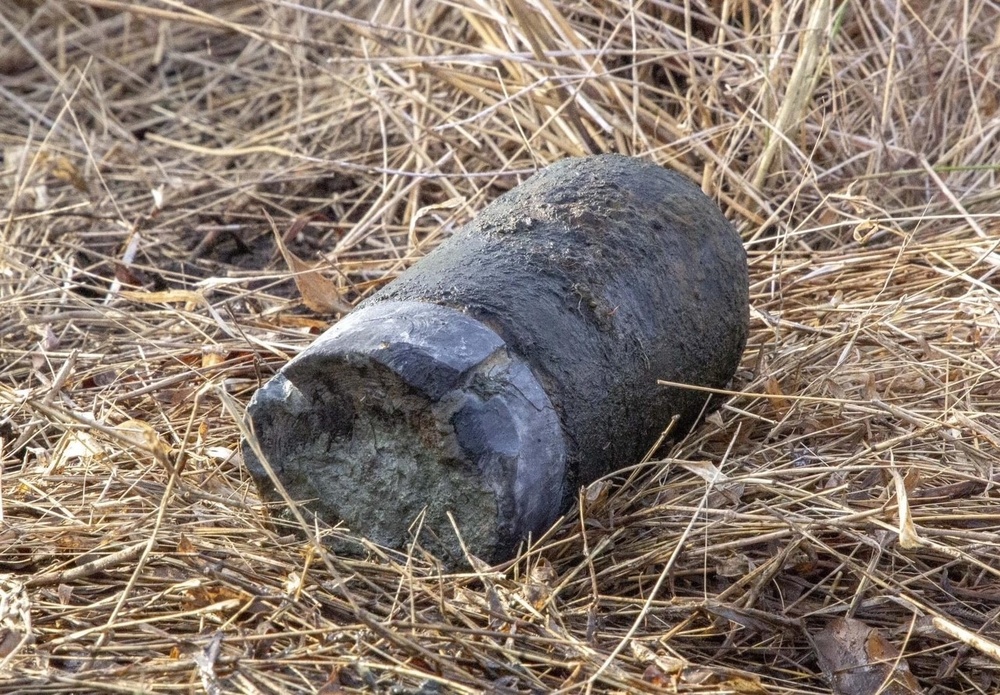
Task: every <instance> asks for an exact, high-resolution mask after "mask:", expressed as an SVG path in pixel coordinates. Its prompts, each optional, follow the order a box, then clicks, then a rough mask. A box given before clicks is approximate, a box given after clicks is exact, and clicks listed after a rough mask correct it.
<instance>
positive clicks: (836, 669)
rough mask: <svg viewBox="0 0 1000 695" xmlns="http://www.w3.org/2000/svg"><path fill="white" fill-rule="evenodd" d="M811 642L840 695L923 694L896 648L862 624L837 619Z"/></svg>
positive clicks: (821, 665)
mask: <svg viewBox="0 0 1000 695" xmlns="http://www.w3.org/2000/svg"><path fill="white" fill-rule="evenodd" d="M812 641H813V647H814V648H815V650H816V658H817V660H818V661H819V665H820V667H821V668H822V669H823V672H824V673H825V674H826V677H827V678H828V679H829V680H830V685H831V686H832V687H833V691H834V692H835V693H837V695H876V694H878V695H912V694H913V693H921V692H923V691H922V690H921V689H920V684H919V683H918V682H917V679H916V677H915V676H914V675H913V674H912V673H911V672H910V667H909V664H907V663H906V660H905V659H903V658H902V656H901V655H900V652H899V650H898V649H896V647H895V645H893V644H892V643H891V642H889V640H887V639H886V638H885V637H884V636H883V635H882V633H881V632H879V631H878V630H876V629H875V628H872V627H869V626H868V625H866V624H865V623H863V622H861V621H860V620H854V619H853V618H837V619H836V620H834V621H833V622H831V623H830V624H829V625H828V626H827V627H826V628H825V629H824V630H822V631H821V632H819V633H817V634H816V635H814V636H813V638H812Z"/></svg>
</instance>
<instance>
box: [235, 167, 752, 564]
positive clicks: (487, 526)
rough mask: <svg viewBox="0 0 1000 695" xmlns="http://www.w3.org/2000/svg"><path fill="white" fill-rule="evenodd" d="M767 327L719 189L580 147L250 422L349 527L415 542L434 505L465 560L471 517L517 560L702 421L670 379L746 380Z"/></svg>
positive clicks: (350, 326) (375, 307)
mask: <svg viewBox="0 0 1000 695" xmlns="http://www.w3.org/2000/svg"><path fill="white" fill-rule="evenodd" d="M421 306H425V307H434V309H429V310H427V311H423V310H421V309H420V307H421ZM439 311H444V312H446V314H440V315H439V313H438V312H439ZM408 312H415V313H413V317H418V316H423V315H424V314H426V315H427V316H433V317H434V318H432V319H428V320H427V321H423V322H421V321H416V320H415V318H414V320H409V319H406V318H405V316H406V315H407V313H408ZM422 312H423V313H422ZM428 312H429V313H428ZM447 312H450V313H447ZM383 315H392V316H394V317H395V318H394V319H393V321H395V323H394V324H393V323H392V322H389V323H386V321H384V320H383V319H384V316H383ZM366 316H369V318H367V319H366V318H365V317H366ZM380 317H381V318H380ZM442 322H443V323H442ZM747 323H748V277H747V265H746V255H745V252H744V250H743V247H742V244H741V242H740V239H739V237H738V235H737V234H736V232H735V230H734V229H733V228H732V226H731V225H730V224H729V223H728V222H727V221H726V219H725V217H724V216H723V215H722V213H721V212H720V211H719V209H718V207H717V206H716V205H715V204H714V203H713V202H712V201H711V200H709V199H708V198H706V197H705V196H704V195H703V194H702V192H701V191H700V190H699V189H698V187H697V186H695V185H694V184H693V183H692V182H690V181H689V180H687V179H686V178H685V177H683V176H681V175H679V174H677V173H675V172H671V171H668V170H666V169H663V168H662V167H659V166H657V165H654V164H651V163H648V162H644V161H642V160H638V159H633V158H629V157H623V156H619V155H604V156H599V157H587V158H578V159H567V160H563V161H561V162H558V163H557V164H554V165H552V166H550V167H548V168H547V169H544V170H542V171H540V172H538V173H537V174H536V175H534V176H533V177H532V178H531V179H529V180H528V181H527V182H525V183H524V184H522V185H521V186H518V187H517V188H515V189H513V190H511V191H510V192H508V193H506V194H504V195H503V196H501V197H500V198H498V199H497V200H496V201H494V202H493V203H492V204H491V205H489V206H488V207H487V208H486V209H485V210H483V212H482V213H481V214H480V215H479V216H478V217H477V218H476V219H475V220H474V221H473V222H471V223H470V224H468V225H466V226H465V227H463V228H462V229H461V230H459V231H458V232H456V233H455V235H454V236H453V237H451V238H450V239H448V240H447V241H446V242H444V243H443V244H441V246H439V247H438V248H437V249H436V250H435V251H434V252H432V253H431V254H429V255H428V256H427V257H426V258H424V259H423V260H421V261H420V262H419V263H418V264H417V265H415V266H414V267H413V268H411V269H410V270H409V271H407V272H406V273H404V274H403V275H402V276H400V277H399V278H397V279H396V280H395V281H393V282H392V283H390V284H389V285H388V286H386V287H385V288H384V289H383V290H381V291H380V292H378V293H377V294H375V295H374V296H372V297H371V298H370V299H368V300H367V301H365V302H363V303H362V304H361V305H359V306H358V307H357V308H356V309H355V311H354V312H353V313H352V314H351V315H350V316H349V317H347V318H346V319H344V320H343V321H341V323H340V324H338V325H337V326H335V327H334V328H333V329H331V331H329V332H328V333H327V334H324V336H322V337H321V338H320V339H319V340H318V341H317V342H316V344H314V345H313V346H311V347H310V348H309V349H307V350H306V351H304V352H303V353H302V354H300V355H299V356H298V357H297V358H296V359H295V360H293V361H292V362H290V363H289V365H287V366H286V368H285V369H283V370H282V373H281V374H280V375H279V376H278V377H276V378H275V380H274V381H272V382H271V383H270V384H268V385H267V386H266V387H265V388H264V389H262V390H261V391H260V392H259V393H258V395H257V396H255V398H254V402H253V403H252V404H251V407H250V411H249V412H250V418H251V421H252V423H253V424H254V426H255V428H256V432H257V434H258V437H259V439H260V442H261V444H262V447H263V449H264V451H265V453H266V455H267V457H268V460H269V461H270V462H271V463H272V465H273V466H274V468H275V470H276V471H277V472H278V474H279V477H281V478H282V481H283V483H284V484H285V486H286V487H287V488H288V489H289V491H290V492H292V493H293V496H296V497H297V498H299V499H311V500H313V502H311V503H310V504H311V506H312V508H313V509H315V510H317V511H318V512H320V513H321V515H323V516H325V517H326V518H328V519H329V520H330V521H337V520H339V519H343V520H345V521H346V522H347V525H348V526H350V527H351V528H352V529H353V530H355V531H357V532H360V533H362V534H365V535H368V536H369V537H371V538H372V539H373V540H376V541H377V542H381V543H384V544H386V545H389V546H391V547H396V548H405V547H406V544H407V543H408V542H409V539H410V530H409V529H410V523H411V522H412V521H413V519H414V518H415V517H416V516H418V515H419V514H420V513H421V512H424V516H423V524H424V529H425V531H426V535H425V536H422V539H425V538H426V539H428V543H429V545H430V547H431V548H432V549H434V550H436V551H440V552H442V553H443V554H445V555H451V556H457V555H458V553H459V550H458V546H457V539H456V538H455V537H454V534H453V533H452V531H451V528H450V521H448V519H447V513H448V512H451V513H452V514H453V516H454V517H455V519H456V521H457V522H458V525H459V527H460V529H461V532H462V534H463V539H464V540H465V541H466V544H467V546H468V547H469V549H470V550H471V551H472V552H474V553H475V554H477V555H479V556H480V557H483V558H484V559H489V560H501V559H504V558H506V557H509V555H510V554H511V553H512V552H513V551H514V549H515V548H516V545H517V542H518V541H519V540H521V539H522V538H523V537H524V536H525V535H527V534H528V533H529V532H530V533H534V534H535V535H537V534H538V533H541V532H542V531H543V530H544V529H545V527H546V526H547V525H548V524H550V523H551V522H552V521H553V520H554V519H555V518H556V516H557V515H558V513H559V512H560V511H562V510H564V509H565V508H566V507H567V506H568V504H569V503H570V502H571V501H572V499H573V498H574V496H575V493H576V489H577V487H578V485H580V484H584V483H587V482H590V481H592V480H594V479H596V478H598V477H600V476H602V475H604V474H606V473H608V472H610V471H613V470H615V469H617V468H620V467H623V466H627V465H630V464H633V463H635V462H636V461H637V460H639V459H640V458H641V456H642V455H643V454H644V453H645V452H646V451H647V450H648V448H649V447H650V446H651V445H652V444H653V443H654V442H655V441H656V439H657V437H658V436H659V434H660V432H661V431H662V430H663V428H664V427H665V426H666V425H667V423H669V422H670V420H671V418H673V417H674V416H678V417H679V420H680V422H679V425H680V426H679V427H678V429H677V431H678V432H680V431H683V430H684V429H685V428H686V427H689V426H690V425H692V424H693V423H694V422H695V421H696V420H697V418H698V416H699V414H700V413H701V412H702V411H703V409H704V406H705V395H704V394H703V393H699V392H696V391H691V390H685V389H674V388H666V387H662V386H658V385H657V379H663V380H668V381H674V382H682V383H689V384H697V385H703V386H713V387H722V386H725V385H726V383H727V382H728V381H729V380H730V379H731V378H732V375H733V373H734V372H735V370H736V367H737V365H738V363H739V360H740V356H741V354H742V351H743V348H744V346H745V343H746V337H747ZM427 326H431V328H427ZM442 326H450V328H445V327H442ZM477 326H478V328H477ZM390 334H391V335H390ZM473 335H475V336H479V338H467V337H465V336H473ZM427 336H431V337H429V338H428V337H427ZM463 340H464V341H465V342H463ZM366 341H367V342H366ZM372 341H376V342H375V343H373V342H372ZM383 344H385V345H387V346H391V349H390V348H385V347H383V348H379V346H381V345H383ZM432 345H433V347H431V346H432ZM449 346H450V347H449ZM380 349H381V352H380ZM306 440H310V441H311V442H312V443H309V444H303V441H306ZM248 451H249V448H248V447H244V455H245V456H246V457H247V463H248V466H249V468H250V470H251V472H252V473H253V474H254V476H255V478H256V479H257V481H258V484H259V486H260V487H261V490H262V492H263V493H264V495H265V497H266V498H268V499H273V498H274V495H273V489H271V488H270V483H269V482H268V480H267V477H266V474H264V473H263V469H262V468H261V466H260V465H259V462H257V461H256V460H255V458H254V457H253V455H252V452H251V453H250V455H249V456H247V452H248Z"/></svg>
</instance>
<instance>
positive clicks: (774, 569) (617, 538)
mask: <svg viewBox="0 0 1000 695" xmlns="http://www.w3.org/2000/svg"><path fill="white" fill-rule="evenodd" d="M189 4H190V5H191V7H195V6H196V7H201V8H210V9H206V11H202V10H199V9H191V7H188V6H186V5H184V4H182V3H181V2H179V1H178V0H160V1H159V2H150V3H143V4H142V5H141V6H135V7H127V6H126V3H121V2H116V1H115V0H76V1H75V2H58V1H56V0H19V1H17V2H6V3H4V4H3V6H2V8H0V22H2V26H0V36H2V40H0V147H2V152H3V171H2V174H0V176H2V179H0V181H2V183H0V193H2V195H0V225H2V237H0V244H2V246H0V254H2V255H0V404H2V405H0V409H2V413H3V415H2V417H0V420H2V422H0V456H2V463H3V480H2V490H0V502H2V507H0V514H2V520H0V571H2V574H0V662H2V663H0V674H3V675H2V676H0V688H2V689H3V690H4V691H14V690H21V691H28V690H30V691H33V692H60V693H71V692H72V693H78V692H85V691H122V692H167V691H198V690H201V689H204V690H205V691H207V692H222V691H226V692H230V691H232V692H236V691H239V692H244V691H245V692H299V691H310V690H315V689H317V688H320V687H322V688H324V692H326V693H335V692H348V691H350V692H353V691H355V690H357V691H373V690H374V691H380V692H393V693H404V692H412V693H434V692H479V691H483V690H491V691H498V692H499V691H510V692H548V691H554V690H563V691H565V692H576V691H584V690H593V691H595V692H605V691H614V690H621V691H627V692H641V691H655V690H657V689H658V688H667V689H668V690H670V689H673V691H677V692H682V693H709V692H711V693H722V692H737V691H738V692H744V693H745V692H769V693H808V692H816V693H822V692H828V691H829V686H828V685H827V684H826V682H825V681H824V680H823V677H822V675H821V673H820V669H819V667H818V665H817V661H816V657H815V653H814V649H813V646H812V644H811V643H810V639H809V635H810V634H813V633H814V632H815V631H816V630H817V629H819V628H820V627H822V626H824V625H825V624H827V623H828V622H829V621H830V620H831V619H832V618H834V617H839V616H853V617H855V618H858V619H860V620H863V621H865V622H867V623H868V624H870V625H872V626H874V627H878V628H880V629H881V631H882V633H883V634H884V635H885V636H886V637H888V639H889V640H890V641H891V642H893V643H894V644H895V645H896V646H898V647H899V648H900V649H901V650H902V652H903V656H904V657H905V659H906V660H907V661H908V662H909V664H910V667H911V669H912V670H913V672H914V673H915V674H916V676H917V677H918V679H919V681H920V682H921V684H922V687H923V688H925V691H926V692H928V693H940V694H944V693H987V692H996V689H997V688H998V687H1000V686H998V683H1000V672H998V671H1000V658H998V651H997V650H998V646H997V645H998V644H1000V625H998V609H997V606H998V605H1000V589H998V587H1000V581H998V578H1000V536H998V535H997V531H998V529H1000V491H998V488H997V483H998V482H1000V469H998V467H997V465H996V462H997V460H998V458H997V455H996V452H997V449H998V447H1000V417H998V415H997V414H996V413H995V412H994V411H996V410H997V409H998V407H1000V378H998V376H997V360H998V351H997V345H1000V343H998V341H997V339H998V332H1000V320H998V319H1000V315H998V312H997V308H996V300H997V296H998V291H997V287H998V280H997V278H996V277H995V275H996V273H997V270H998V268H1000V253H998V252H997V246H998V244H1000V213H998V212H997V211H998V209H1000V207H998V203H997V200H998V197H1000V194H998V192H997V191H998V190H1000V188H998V181H997V179H998V171H997V169H998V165H997V164H996V163H997V162H998V161H1000V156H998V151H997V150H998V147H1000V137H998V132H997V131H998V130H1000V110H998V107H1000V102H998V97H997V95H998V94H1000V84H998V74H997V64H998V60H1000V38H998V36H997V35H995V34H994V32H995V29H996V27H997V26H998V23H1000V9H998V7H997V6H996V4H995V3H992V2H987V1H985V0H981V1H980V0H966V2H943V3H930V2H925V1H924V0H910V1H909V2H907V1H906V0H904V1H903V2H882V1H878V0H876V1H875V2H862V1H861V0H848V1H847V2H844V3H841V2H838V3H833V2H830V0H788V1H786V2H778V3H769V2H762V1H761V0H722V1H721V2H720V1H718V0H711V1H709V0H701V1H698V2H680V0H663V1H656V2H653V1H651V0H647V1H646V2H636V3H626V2H607V1H603V0H588V1H587V2H582V1H581V2H576V1H574V2H561V1H557V0H532V1H531V2H529V1H528V0H454V1H452V2H438V1H436V0H427V1H426V2H405V3H392V2H387V3H376V2H370V1H367V0H355V1H352V2H346V3H326V4H323V3H320V2H318V1H313V0H310V1H309V2H307V3H303V4H297V3H295V2H284V1H280V0H257V1H256V2H243V1H239V2H237V1H232V2H223V1H217V2H212V3H189ZM320 6H322V8H320ZM807 28H808V29H807ZM593 151H622V152H628V153H634V154H639V155H643V156H647V157H650V158H652V159H655V160H657V161H659V162H662V163H664V164H667V165H669V166H672V167H675V168H677V169H679V170H681V171H683V172H684V173H686V174H688V175H690V176H691V177H693V178H694V179H695V180H697V181H699V182H700V183H701V185H702V186H703V188H704V189H705V190H706V191H707V192H708V193H709V194H710V195H712V196H713V197H715V198H716V199H717V200H718V201H719V202H720V205H721V206H722V207H723V209H724V210H725V211H726V213H727V215H728V216H729V217H730V218H731V219H732V220H733V221H734V222H735V223H736V224H737V225H738V227H739V228H740V230H741V233H742V234H743V237H744V239H745V241H746V245H747V249H748V252H749V254H750V259H751V281H752V288H751V290H752V336H751V342H750V346H749V347H748V349H747V352H746V358H745V361H744V368H743V370H742V371H741V372H740V374H739V375H738V378H737V381H736V383H735V384H734V390H735V391H737V392H739V393H736V394H734V395H732V396H731V397H730V398H729V399H728V400H727V401H726V404H725V406H724V407H723V408H722V410H721V411H720V412H719V413H718V414H717V415H714V416H712V417H711V418H710V419H709V421H708V422H706V423H705V424H704V425H703V426H702V427H700V428H699V429H698V430H697V431H696V432H695V433H693V434H692V435H691V436H690V437H688V438H687V439H686V440H685V441H683V442H679V443H677V444H676V445H674V446H673V447H672V448H669V449H664V450H661V451H660V452H659V453H658V454H657V456H656V457H655V458H654V459H653V460H651V461H648V462H646V463H644V464H642V465H639V466H636V467H635V468H634V469H631V470H628V471H624V472H622V473H620V474H619V475H617V476H615V477H613V478H611V479H610V480H609V481H601V482H598V483H596V484H594V485H593V486H591V487H590V488H589V489H588V490H586V491H585V492H584V493H582V496H581V499H582V504H581V505H580V506H579V507H578V508H574V510H573V511H572V512H571V513H570V514H569V515H568V516H567V517H566V518H565V520H564V521H563V522H562V523H561V524H559V525H558V526H557V527H556V528H555V529H554V530H553V532H552V533H551V534H550V535H549V537H547V538H545V539H542V540H541V541H540V542H539V543H538V544H537V545H536V547H535V548H533V549H532V550H531V552H529V553H527V554H525V555H523V556H522V557H520V558H518V559H517V561H516V562H514V563H511V564H510V565H509V566H503V567H498V568H489V569H479V570H477V571H470V572H469V573H467V574H443V573H442V570H441V569H440V568H439V567H438V565H437V564H436V562H435V561H434V558H431V557H428V556H426V554H424V553H422V552H421V551H420V549H419V548H415V549H414V552H413V553H412V556H411V557H409V558H399V557H397V556H391V555H388V554H386V553H384V552H382V551H380V550H379V549H378V548H371V553H370V556H369V557H367V558H365V559H363V560H362V559H349V558H340V557H333V556H331V555H330V554H329V553H327V552H325V551H324V550H323V548H322V546H319V547H317V546H314V545H311V544H309V543H306V542H303V541H302V540H301V537H300V536H296V535H295V534H293V533H291V530H283V529H274V528H272V527H271V526H269V523H268V519H267V515H266V512H265V510H263V509H261V507H260V504H259V502H258V499H257V497H256V493H255V492H254V490H253V489H252V486H251V485H249V482H248V479H247V476H246V475H245V474H244V472H243V471H242V470H241V468H240V466H239V465H238V462H237V461H236V460H235V457H234V455H233V453H232V452H233V450H234V448H235V447H236V444H237V441H238V437H239V435H238V430H237V425H236V419H235V418H234V417H233V415H232V413H230V412H229V411H227V410H226V409H225V407H224V406H225V404H226V403H235V404H245V403H246V402H247V400H248V399H249V397H250V395H251V393H252V392H253V390H254V389H255V388H256V387H257V386H258V384H259V383H261V380H263V379H266V378H267V377H268V376H269V375H270V374H271V373H272V372H273V370H275V369H276V368H277V367H279V366H280V365H281V364H282V363H283V362H284V361H285V360H286V359H287V358H288V356H289V355H291V354H294V353H295V352H296V351H297V350H299V349H301V348H302V347H303V346H304V345H306V344H308V342H309V341H310V339H311V337H312V336H313V335H315V333H316V332H317V331H318V330H320V329H321V328H322V327H323V326H325V325H327V324H328V322H329V321H331V320H333V319H334V318H335V317H333V316H317V315H315V314H314V313H312V312H310V311H308V310H306V309H304V308H303V307H302V306H301V302H299V301H298V298H297V295H296V293H295V292H294V289H293V285H292V283H291V281H290V280H289V274H288V271H287V269H286V266H285V265H284V262H283V261H281V260H280V257H279V256H278V255H277V254H276V252H275V251H274V247H273V244H272V237H271V236H270V234H271V232H270V228H269V226H268V223H267V220H266V218H265V215H264V211H266V212H267V213H268V214H270V215H271V216H272V217H273V218H274V219H275V220H276V221H277V223H278V226H279V228H282V229H290V230H291V232H292V233H290V234H289V244H290V246H291V247H292V248H293V249H294V250H295V252H296V253H298V254H299V255H300V256H302V257H305V258H312V259H318V258H322V259H324V260H325V262H326V263H327V264H328V267H329V269H330V273H329V277H331V278H334V279H335V280H336V282H337V283H338V286H339V287H340V288H341V290H342V294H343V298H344V299H345V300H346V301H349V302H352V303H354V302H356V301H357V300H358V299H359V298H361V297H363V296H365V295H366V294H368V293H370V292H372V291H373V290H374V289H376V288H378V287H379V286H381V285H382V284H384V283H385V282H387V281H388V280H389V279H391V278H392V277H393V276H394V275H395V274H397V273H398V272H399V271H400V270H401V269H402V268H405V267H406V266H408V265H409V264H411V263H412V262H413V261H414V260H416V259H417V258H419V257H420V256H422V255H423V254H425V253H426V252H427V251H428V250H429V249H430V248H432V247H433V246H434V244H435V243H436V242H437V241H438V240H439V239H440V238H442V237H443V236H445V235H447V234H448V233H449V232H450V230H452V229H453V228H454V227H455V226H456V225H458V224H460V223H462V222H463V221H465V220H467V219H469V218H470V217H472V216H473V215H474V214H475V212H476V210H478V209H480V208H481V207H482V206H483V205H484V204H485V203H486V202H488V201H489V200H491V199H492V198H494V197H495V196H496V195H497V194H498V193H499V192H501V191H503V190H506V189H508V188H510V187H512V186H514V185H516V183H517V182H518V181H520V180H523V178H524V177H526V176H527V175H529V174H530V172H531V171H533V170H534V169H535V168H536V167H537V166H540V165H543V164H545V163H547V162H550V161H553V160H555V159H558V158H560V157H563V156H566V155H577V154H583V153H587V152H593ZM295 220H298V221H299V224H298V225H295V226H294V227H293V223H294V221H295ZM226 394H228V395H229V396H230V398H228V399H227V398H226ZM911 524H912V526H911ZM333 532H334V531H329V530H326V531H322V533H333ZM336 533H344V531H343V530H338V531H336ZM961 629H964V630H965V631H966V632H964V633H963V632H962V631H961ZM977 637H978V638H979V639H978V641H977V639H976V638H977Z"/></svg>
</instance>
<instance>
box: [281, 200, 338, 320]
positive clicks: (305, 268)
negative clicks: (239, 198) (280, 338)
mask: <svg viewBox="0 0 1000 695" xmlns="http://www.w3.org/2000/svg"><path fill="white" fill-rule="evenodd" d="M268 219H270V218H268ZM271 231H272V232H274V242H275V244H277V246H278V250H279V251H281V255H282V257H283V258H284V259H285V263H287V264H288V268H289V270H291V271H292V272H293V273H294V275H293V276H292V277H293V278H294V280H295V286H296V287H297V288H298V289H299V294H300V295H302V303H303V304H305V305H306V306H307V307H309V308H310V309H312V310H313V311H318V312H320V313H324V314H331V313H334V312H337V313H341V314H346V313H348V312H350V311H351V305H350V304H347V303H346V302H344V301H343V300H341V298H340V291H339V290H338V289H337V286H336V285H335V284H334V283H333V282H331V281H330V280H328V279H327V278H326V277H324V276H323V275H322V274H321V273H320V272H319V271H318V270H316V268H315V266H313V265H312V264H311V263H306V262H305V261H303V260H302V259H301V258H299V257H298V256H296V255H295V254H294V253H292V252H291V251H290V250H289V249H288V247H287V246H285V240H284V239H283V238H282V236H281V234H279V233H278V228H277V227H275V226H274V223H273V222H272V223H271Z"/></svg>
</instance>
